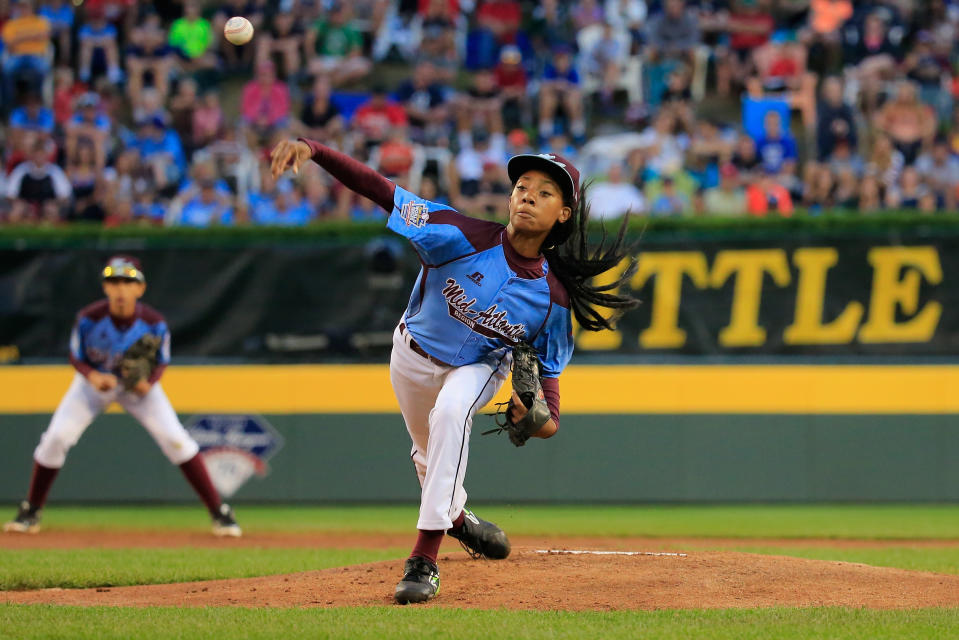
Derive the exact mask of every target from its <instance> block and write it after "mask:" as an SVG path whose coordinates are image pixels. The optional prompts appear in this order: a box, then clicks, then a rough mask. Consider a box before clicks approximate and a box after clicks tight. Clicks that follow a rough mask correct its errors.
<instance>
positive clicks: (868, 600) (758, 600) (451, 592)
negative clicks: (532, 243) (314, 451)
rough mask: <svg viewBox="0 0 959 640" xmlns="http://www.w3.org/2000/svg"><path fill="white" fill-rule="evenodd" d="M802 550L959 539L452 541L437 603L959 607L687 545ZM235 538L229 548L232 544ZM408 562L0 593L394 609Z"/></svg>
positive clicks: (397, 542)
mask: <svg viewBox="0 0 959 640" xmlns="http://www.w3.org/2000/svg"><path fill="white" fill-rule="evenodd" d="M724 542H725V543H734V544H744V543H747V542H748V543H749V544H755V545H761V544H767V543H775V544H777V545H780V546H783V545H790V544H795V545H796V546H807V547H808V546H819V545H820V544H821V545H823V546H827V545H828V546H836V547H842V546H863V547H876V546H883V545H891V544H896V545H897V546H902V545H904V544H909V545H912V544H915V545H917V546H924V545H928V546H957V543H956V542H955V541H941V542H939V541H915V542H914V543H913V542H910V543H906V542H904V541H894V542H881V541H853V540H845V541H839V540H820V541H817V540H810V539H796V540H786V541H784V540H776V541H771V540H759V539H750V540H748V541H746V540H741V539H740V540H735V541H723V540H717V539H690V540H677V539H669V540H665V539H649V538H646V539H640V538H631V539H627V538H600V539H586V538H563V539H559V538H543V539H535V538H519V539H516V540H515V541H514V551H513V555H512V556H511V557H510V558H509V559H508V560H505V561H496V562H493V561H485V560H471V559H469V558H468V557H466V556H465V554H464V553H463V552H462V551H459V550H458V548H457V547H452V546H451V545H447V546H445V547H444V552H443V553H442V555H441V557H440V573H441V576H442V588H441V591H440V595H439V596H438V597H437V598H436V600H434V601H433V602H432V603H431V604H430V605H428V606H446V607H469V608H481V609H493V608H501V607H505V608H510V609H550V610H577V611H582V610H619V609H666V608H669V609H673V608H677V609H686V608H697V609H698V608H740V607H770V606H845V607H868V608H880V609H891V608H917V607H955V606H959V576H955V575H945V574H936V573H925V572H917V571H906V570H902V569H892V568H885V567H873V566H869V565H863V564H856V563H849V562H827V561H821V560H806V559H801V558H792V557H785V556H768V555H757V554H749V553H739V552H728V551H723V552H720V551H685V549H684V545H686V544H690V545H693V543H694V544H695V546H700V547H701V546H704V545H706V544H709V545H714V544H715V545H716V546H722V544H723V543H724ZM224 543H225V545H224ZM407 543H408V540H406V539H405V538H402V537H398V536H395V535H383V536H370V535H359V536H357V535H344V534H335V535H334V534H321V535H317V534H303V535H299V534H293V535H291V534H282V535H280V534H276V535H269V534H265V535H263V534H261V535H257V536H249V537H247V538H243V539H240V540H235V541H234V540H227V541H217V540H212V539H210V538H209V537H208V536H204V535H201V534H184V533H179V532H178V533H170V534H165V533H149V534H139V533H129V532H128V533H119V532H113V533H105V532H53V531H51V532H48V533H42V534H40V535H37V536H2V537H0V547H3V548H80V547H86V546H90V547H121V546H122V547H144V546H152V547H171V546H185V547H189V546H204V547H207V546H244V547H250V548H251V549H255V548H257V547H279V546H317V547H338V548H344V547H367V548H369V547H371V546H378V547H381V548H393V547H397V546H399V547H402V546H405V544H407ZM538 549H566V550H583V549H607V550H608V549H615V550H628V551H683V552H684V553H686V555H685V556H676V555H672V556H622V555H568V554H543V553H538V552H537V550H538ZM402 564H403V560H402V559H401V558H398V559H397V560H391V561H386V562H377V563H372V564H363V565H356V566H351V567H343V568H337V569H326V570H322V571H306V572H303V573H295V574H289V575H276V576H262V577H256V578H245V579H234V580H213V581H206V582H190V583H179V584H161V585H149V586H134V587H112V588H103V587H101V588H96V589H43V590H37V591H6V592H0V602H13V603H23V604H28V603H29V604H40V603H43V604H65V605H109V606H140V607H145V606H187V607H206V606H241V607H336V606H365V605H384V604H390V603H391V602H392V592H393V587H394V585H395V584H396V582H397V580H398V579H399V578H400V576H401V574H402Z"/></svg>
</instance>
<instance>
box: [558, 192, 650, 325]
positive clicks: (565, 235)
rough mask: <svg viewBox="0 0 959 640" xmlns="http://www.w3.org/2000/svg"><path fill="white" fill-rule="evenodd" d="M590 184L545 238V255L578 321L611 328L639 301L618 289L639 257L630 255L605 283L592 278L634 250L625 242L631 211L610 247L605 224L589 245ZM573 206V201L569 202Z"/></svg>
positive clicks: (634, 270)
mask: <svg viewBox="0 0 959 640" xmlns="http://www.w3.org/2000/svg"><path fill="white" fill-rule="evenodd" d="M588 188H589V184H584V185H583V186H582V188H581V189H580V193H579V201H578V203H577V204H576V206H571V208H572V210H573V213H572V215H570V217H569V218H568V219H567V220H566V222H563V223H557V224H556V225H554V226H553V229H552V230H551V231H550V233H549V235H548V236H546V240H544V241H543V249H542V252H543V255H544V256H545V258H546V262H547V263H549V269H550V271H551V272H552V273H553V274H555V275H556V277H557V278H558V279H559V281H560V282H561V283H563V286H564V287H566V293H567V294H568V295H569V302H570V310H571V311H572V312H573V316H574V317H575V318H576V322H578V323H579V325H580V326H581V327H582V328H584V329H586V330H587V331H600V330H602V329H612V328H613V323H614V322H615V320H616V318H618V317H619V316H620V315H622V314H623V313H624V312H625V311H626V310H627V309H631V308H633V307H635V306H636V305H638V304H639V300H637V299H636V298H634V297H632V296H630V295H624V294H619V293H609V292H610V291H617V290H618V289H619V288H620V287H621V286H622V285H623V284H625V283H626V282H628V281H629V280H630V278H632V276H633V274H634V273H635V272H636V259H635V258H630V260H629V265H628V266H627V267H626V269H625V270H624V271H623V273H622V274H620V275H619V277H618V278H616V279H615V280H614V281H613V282H610V283H609V284H604V285H595V284H592V279H593V278H594V277H596V276H598V275H600V274H602V273H605V272H606V271H609V270H610V269H612V268H613V267H615V266H616V265H618V264H619V263H620V262H621V261H622V260H623V258H625V257H626V256H627V255H628V254H629V253H630V252H631V249H632V245H627V244H626V227H627V224H628V222H629V214H626V215H625V216H623V221H622V223H621V224H620V225H619V232H618V233H617V234H616V237H615V239H614V240H613V241H612V243H611V244H610V245H609V246H608V247H607V246H606V242H607V239H608V236H607V234H606V228H605V226H604V227H603V237H602V240H601V241H600V243H599V245H598V246H596V247H595V248H590V246H589V242H588V235H589V234H588V229H587V227H588V224H589V205H588V204H587V199H586V191H587V189H588ZM568 204H569V205H572V203H568ZM599 308H605V309H612V310H613V311H614V313H612V314H610V315H609V317H606V316H604V315H603V314H602V313H600V312H599Z"/></svg>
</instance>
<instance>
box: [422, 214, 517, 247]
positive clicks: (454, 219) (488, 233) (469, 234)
mask: <svg viewBox="0 0 959 640" xmlns="http://www.w3.org/2000/svg"><path fill="white" fill-rule="evenodd" d="M430 223H431V224H449V225H453V226H454V227H456V228H457V229H459V230H460V231H461V232H462V233H463V236H464V237H465V238H466V241H467V242H469V243H470V246H472V247H473V250H474V251H486V250H487V249H492V248H493V247H495V246H496V245H498V244H499V243H500V242H501V237H502V234H503V229H505V228H506V227H505V226H504V225H502V224H500V223H499V222H493V221H492V220H480V219H479V218H471V217H469V216H467V215H463V214H462V213H460V212H458V211H454V210H453V209H447V210H445V211H437V212H435V213H431V214H430Z"/></svg>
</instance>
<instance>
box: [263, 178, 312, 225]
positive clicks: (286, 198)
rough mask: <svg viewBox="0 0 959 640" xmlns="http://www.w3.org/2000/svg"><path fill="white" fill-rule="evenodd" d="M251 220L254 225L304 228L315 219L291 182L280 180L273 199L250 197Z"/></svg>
mask: <svg viewBox="0 0 959 640" xmlns="http://www.w3.org/2000/svg"><path fill="white" fill-rule="evenodd" d="M250 218H251V220H252V221H253V223H254V224H258V225H263V226H274V227H302V226H306V225H307V224H309V223H310V221H311V220H312V219H313V210H312V209H311V208H310V206H309V204H308V203H307V202H306V201H305V200H304V199H303V197H302V196H301V195H300V193H299V191H298V190H297V189H296V187H294V186H293V183H292V182H290V181H289V180H280V181H279V182H278V183H277V185H276V193H275V195H273V196H272V197H271V196H270V194H266V193H256V194H251V195H250Z"/></svg>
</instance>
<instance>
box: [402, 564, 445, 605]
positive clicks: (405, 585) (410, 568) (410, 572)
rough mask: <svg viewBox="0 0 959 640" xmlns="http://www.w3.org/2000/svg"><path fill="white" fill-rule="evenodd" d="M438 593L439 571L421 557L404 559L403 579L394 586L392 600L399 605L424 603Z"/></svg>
mask: <svg viewBox="0 0 959 640" xmlns="http://www.w3.org/2000/svg"><path fill="white" fill-rule="evenodd" d="M439 592H440V570H439V569H438V568H437V566H436V565H435V564H433V563H432V562H430V561H429V560H427V559H426V558H423V557H422V556H413V557H412V558H407V559H406V564H404V565H403V579H402V580H400V582H399V584H397V585H396V591H394V592H393V599H394V600H396V602H397V603H399V604H409V603H411V602H426V601H427V600H432V599H433V598H434V597H435V596H436V594H437V593H439Z"/></svg>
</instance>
